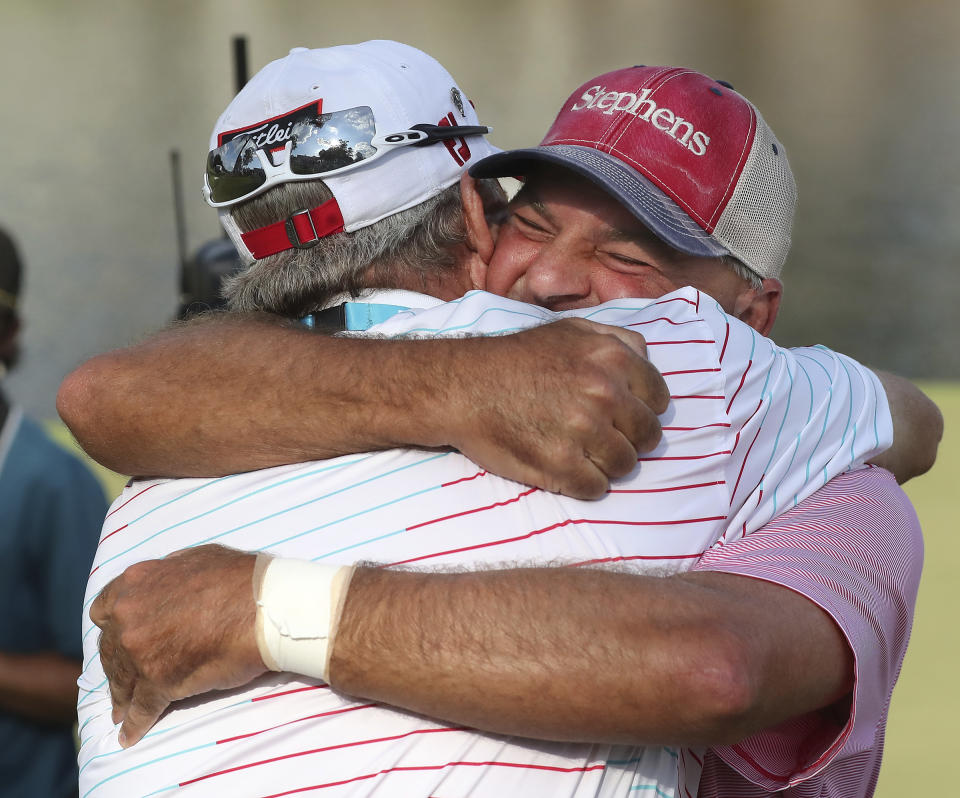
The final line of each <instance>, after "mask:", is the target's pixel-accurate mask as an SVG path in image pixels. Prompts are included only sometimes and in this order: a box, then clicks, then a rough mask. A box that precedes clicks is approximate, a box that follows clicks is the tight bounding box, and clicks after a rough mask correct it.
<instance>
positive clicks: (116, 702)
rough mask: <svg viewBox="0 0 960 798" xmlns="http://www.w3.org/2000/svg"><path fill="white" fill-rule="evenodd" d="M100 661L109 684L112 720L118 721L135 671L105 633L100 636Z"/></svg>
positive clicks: (123, 712)
mask: <svg viewBox="0 0 960 798" xmlns="http://www.w3.org/2000/svg"><path fill="white" fill-rule="evenodd" d="M100 662H101V664H102V665H103V672H104V675H106V677H107V680H108V682H109V685H110V703H111V704H112V705H113V713H112V717H113V722H114V723H119V722H120V719H121V718H122V717H123V716H124V714H125V713H126V711H127V707H128V706H129V704H130V699H131V697H132V695H133V690H134V685H135V684H136V672H135V670H134V669H133V667H132V665H131V663H130V661H129V660H128V659H127V658H126V656H125V655H124V653H123V651H122V650H121V649H120V647H119V646H118V645H116V644H115V643H114V642H113V640H112V638H111V637H110V636H109V635H106V634H104V635H101V636H100Z"/></svg>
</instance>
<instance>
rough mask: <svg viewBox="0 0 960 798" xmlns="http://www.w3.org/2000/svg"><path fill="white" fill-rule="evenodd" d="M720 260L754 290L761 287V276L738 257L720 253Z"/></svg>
mask: <svg viewBox="0 0 960 798" xmlns="http://www.w3.org/2000/svg"><path fill="white" fill-rule="evenodd" d="M720 262H721V263H722V264H723V265H724V266H728V267H729V268H730V269H731V270H732V271H733V273H734V274H735V275H737V277H739V278H740V279H742V280H744V281H745V282H748V283H749V284H750V287H751V288H752V289H753V290H754V291H760V290H762V289H763V278H762V277H761V276H760V275H759V274H757V273H756V272H755V271H754V270H753V269H751V268H750V267H749V266H747V264H746V263H744V262H743V261H742V260H740V259H739V258H735V257H734V256H733V255H721V256H720Z"/></svg>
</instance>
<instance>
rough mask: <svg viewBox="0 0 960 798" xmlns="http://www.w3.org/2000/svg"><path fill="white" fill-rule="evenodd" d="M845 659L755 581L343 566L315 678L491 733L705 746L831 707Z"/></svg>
mask: <svg viewBox="0 0 960 798" xmlns="http://www.w3.org/2000/svg"><path fill="white" fill-rule="evenodd" d="M755 591H759V593H760V598H761V601H759V602H758V601H757V597H758V596H757V594H756V592H755ZM808 605H809V606H808ZM771 609H774V610H775V611H774V612H771ZM777 609H779V610H782V612H783V613H789V617H790V618H792V619H793V620H792V622H791V623H784V621H785V618H786V617H787V616H785V615H782V614H779V613H777V612H776V610H777ZM804 632H808V637H806V638H804ZM798 639H799V640H804V639H806V640H807V641H808V642H810V641H822V645H816V644H815V643H814V644H813V645H808V644H804V645H803V646H802V647H799V649H798V646H797V645H796V640H798ZM788 652H789V653H788ZM848 657H849V654H848V652H847V651H846V647H845V645H844V643H843V641H842V639H841V638H840V635H839V633H838V632H837V630H836V629H835V628H833V626H832V623H831V622H830V621H829V620H828V619H826V618H825V616H823V614H822V612H821V611H820V610H819V609H818V608H816V607H815V606H813V605H812V604H811V603H810V602H808V601H806V600H805V599H802V598H801V597H799V596H796V594H792V593H791V592H790V591H784V590H782V589H779V588H777V587H775V586H770V585H766V584H765V583H761V582H758V581H757V580H750V579H742V578H738V577H729V576H727V575H723V574H696V575H693V574H691V575H687V576H682V577H670V578H665V579H658V578H651V577H639V576H634V575H627V574H615V573H606V572H599V571H590V570H580V569H523V570H510V571H489V572H477V573H466V574H444V575H439V574H418V573H405V572H393V571H385V570H375V569H359V570H358V571H357V573H356V574H355V575H354V578H353V581H352V582H351V585H350V590H349V592H348V594H347V598H346V602H345V605H344V610H343V615H342V618H341V621H340V626H339V631H338V632H337V636H336V638H335V642H334V648H333V654H332V659H331V666H330V676H331V679H330V681H331V684H332V685H333V686H334V687H336V688H337V689H339V690H341V691H343V692H346V693H349V694H354V695H357V696H360V697H363V698H368V699H375V700H379V701H383V702H386V703H390V704H394V705H397V706H401V707H404V708H406V709H410V710H413V711H415V712H419V713H423V714H426V715H430V716H434V717H439V718H442V719H444V720H447V721H454V722H459V723H463V724H466V725H469V726H475V727H477V728H481V729H484V730H487V731H493V732H499V733H504V734H517V735H521V736H526V737H533V738H541V739H555V740H581V741H592V742H598V741H610V742H626V743H651V744H664V743H682V744H687V745H693V744H704V745H710V744H719V743H724V742H732V741H735V740H738V739H741V738H742V737H744V736H746V735H747V734H750V733H751V732H754V731H757V730H759V729H761V728H766V727H768V726H770V725H772V724H774V723H777V722H779V721H780V720H783V719H785V718H788V717H792V716H794V715H797V714H801V713H804V712H808V711H812V710H814V709H817V708H819V707H822V706H826V705H827V704H829V703H831V702H833V701H835V700H836V699H837V698H838V697H840V696H841V695H842V694H843V693H844V692H845V691H847V690H849V687H850V683H849V679H850V673H851V670H852V669H851V668H850V667H849V662H848ZM787 685H789V688H788V687H787Z"/></svg>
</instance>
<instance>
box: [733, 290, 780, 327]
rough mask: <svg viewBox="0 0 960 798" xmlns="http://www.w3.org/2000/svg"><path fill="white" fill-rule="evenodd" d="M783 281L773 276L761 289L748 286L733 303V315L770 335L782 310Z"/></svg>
mask: <svg viewBox="0 0 960 798" xmlns="http://www.w3.org/2000/svg"><path fill="white" fill-rule="evenodd" d="M782 296H783V283H781V282H780V281H779V280H776V279H774V278H772V277H767V278H766V279H764V281H763V286H762V287H761V288H760V289H756V288H748V289H747V290H745V291H744V292H743V293H741V294H740V295H739V296H737V298H736V300H734V303H733V315H734V316H736V317H737V318H738V319H740V321H742V322H743V323H744V324H748V325H750V326H751V327H753V329H755V330H756V331H757V332H758V333H760V334H761V335H769V334H770V330H772V329H773V323H774V322H775V321H776V320H777V313H779V311H780V298H781V297H782Z"/></svg>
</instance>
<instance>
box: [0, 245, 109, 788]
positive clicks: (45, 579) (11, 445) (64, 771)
mask: <svg viewBox="0 0 960 798" xmlns="http://www.w3.org/2000/svg"><path fill="white" fill-rule="evenodd" d="M22 280H23V266H22V262H21V260H20V258H19V256H18V253H17V248H16V246H15V245H14V243H13V241H12V239H11V238H10V236H8V235H7V234H6V233H5V232H3V231H2V230H0V385H2V379H3V377H5V376H6V374H7V373H8V371H9V370H10V369H11V368H12V367H13V365H14V363H15V362H16V359H17V354H18V348H19V347H18V344H19V333H20V316H19V312H18V299H19V296H20V289H21V284H22ZM105 513H106V501H105V498H104V493H103V489H102V488H101V487H100V484H99V483H98V482H97V480H96V478H95V477H94V476H93V475H92V474H91V473H90V471H89V470H88V469H87V467H86V466H85V465H83V464H82V463H81V462H80V460H79V459H77V458H76V457H74V456H73V455H72V454H69V453H68V452H66V451H65V450H64V449H63V448H61V447H60V446H58V445H57V444H55V443H54V442H53V441H52V440H50V438H48V437H47V435H46V433H44V431H43V430H42V429H41V427H40V426H39V425H38V424H37V423H36V422H34V421H31V420H30V419H28V418H27V417H26V416H25V415H24V413H23V410H22V409H21V408H20V407H17V406H16V405H11V404H10V401H9V399H8V397H7V396H6V395H5V394H4V393H3V391H2V388H0V603H2V606H3V613H2V614H0V794H2V795H4V796H8V797H9V798H20V797H21V796H22V798H38V797H39V796H44V798H46V796H50V798H61V796H71V795H72V796H75V795H76V794H77V766H76V753H75V752H76V746H75V743H74V736H73V725H74V722H75V717H76V714H75V707H76V701H77V677H78V676H79V675H80V669H81V662H80V659H81V656H82V646H81V642H80V630H79V627H78V625H77V621H78V619H79V617H80V613H81V607H82V604H83V591H84V588H85V586H86V581H87V576H88V574H89V572H90V563H91V562H92V561H93V554H94V551H95V550H96V547H97V538H98V536H99V532H100V526H101V524H102V523H103V517H104V514H105Z"/></svg>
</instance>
